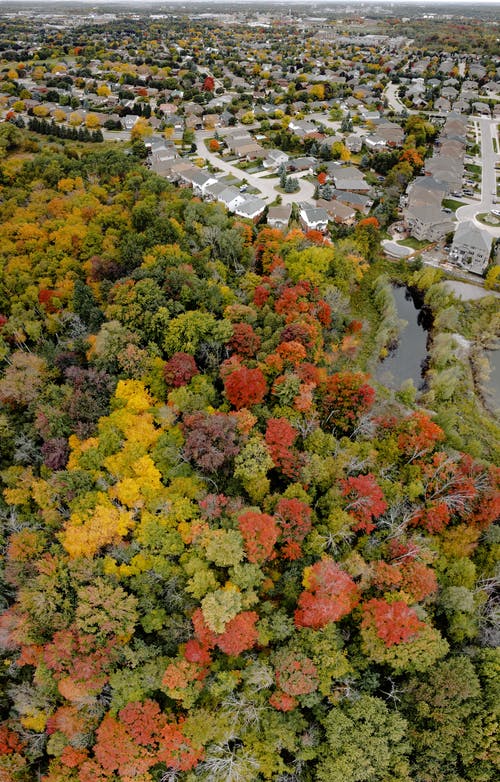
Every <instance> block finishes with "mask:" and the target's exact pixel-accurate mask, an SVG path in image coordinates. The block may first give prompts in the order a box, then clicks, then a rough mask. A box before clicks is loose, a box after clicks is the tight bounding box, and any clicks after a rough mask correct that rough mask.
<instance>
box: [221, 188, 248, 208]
mask: <svg viewBox="0 0 500 782" xmlns="http://www.w3.org/2000/svg"><path fill="white" fill-rule="evenodd" d="M245 200H246V199H245V196H244V195H243V194H242V193H240V191H239V190H238V189H237V188H236V187H233V186H232V185H226V187H225V188H224V190H222V191H221V192H220V193H219V195H218V196H217V201H219V203H221V204H224V206H225V207H226V208H227V209H229V211H230V212H234V210H235V209H236V207H237V206H239V205H240V204H242V203H243V201H245Z"/></svg>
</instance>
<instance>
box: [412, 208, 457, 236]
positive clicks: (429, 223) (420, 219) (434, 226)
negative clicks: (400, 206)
mask: <svg viewBox="0 0 500 782" xmlns="http://www.w3.org/2000/svg"><path fill="white" fill-rule="evenodd" d="M405 223H406V226H407V228H408V231H409V233H410V235H411V236H413V237H414V238H415V239H418V240H419V241H424V240H427V241H429V242H438V241H439V240H440V239H444V237H445V236H446V234H448V233H451V232H452V231H454V230H455V223H454V222H453V221H452V220H451V219H450V217H449V215H448V214H447V213H446V212H443V210H442V209H441V206H439V207H436V206H432V205H428V206H409V207H407V209H406V212H405Z"/></svg>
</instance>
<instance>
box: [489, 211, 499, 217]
mask: <svg viewBox="0 0 500 782" xmlns="http://www.w3.org/2000/svg"><path fill="white" fill-rule="evenodd" d="M490 211H491V214H492V215H495V217H500V209H491V210H490Z"/></svg>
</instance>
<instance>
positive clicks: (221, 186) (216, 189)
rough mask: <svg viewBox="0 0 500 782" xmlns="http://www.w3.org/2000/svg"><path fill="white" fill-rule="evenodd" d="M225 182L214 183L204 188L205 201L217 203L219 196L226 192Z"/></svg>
mask: <svg viewBox="0 0 500 782" xmlns="http://www.w3.org/2000/svg"><path fill="white" fill-rule="evenodd" d="M226 188H227V184H226V182H214V183H213V184H209V185H207V186H206V187H205V200H206V201H218V200H219V195H220V194H221V193H222V192H224V190H226Z"/></svg>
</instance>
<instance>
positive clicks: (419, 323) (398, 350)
mask: <svg viewBox="0 0 500 782" xmlns="http://www.w3.org/2000/svg"><path fill="white" fill-rule="evenodd" d="M392 293H393V296H394V299H395V302H396V307H397V311H398V317H399V318H400V319H401V320H403V321H405V322H406V325H404V326H403V327H402V329H401V331H400V333H399V339H398V343H397V345H396V347H395V349H394V350H391V352H390V353H389V355H388V356H387V358H385V359H384V360H383V361H381V362H380V363H379V365H378V367H377V370H376V373H375V375H376V378H377V380H378V381H379V383H383V384H384V385H385V386H388V387H389V388H394V389H399V388H400V386H401V383H403V382H404V381H405V380H409V379H411V380H413V384H414V386H415V388H417V389H418V390H421V389H422V388H423V387H424V378H423V370H424V365H425V361H426V359H427V332H428V331H429V329H430V327H431V323H430V318H429V314H428V313H427V311H426V310H422V308H421V307H422V305H421V302H418V301H417V300H416V297H415V296H414V294H412V292H411V291H409V290H408V288H405V287H396V286H394V287H393V289H392Z"/></svg>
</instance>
